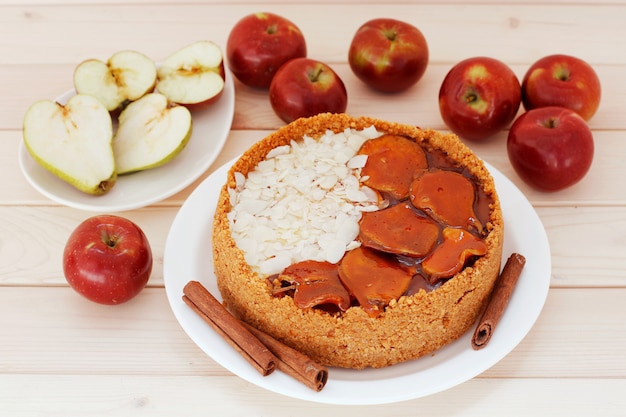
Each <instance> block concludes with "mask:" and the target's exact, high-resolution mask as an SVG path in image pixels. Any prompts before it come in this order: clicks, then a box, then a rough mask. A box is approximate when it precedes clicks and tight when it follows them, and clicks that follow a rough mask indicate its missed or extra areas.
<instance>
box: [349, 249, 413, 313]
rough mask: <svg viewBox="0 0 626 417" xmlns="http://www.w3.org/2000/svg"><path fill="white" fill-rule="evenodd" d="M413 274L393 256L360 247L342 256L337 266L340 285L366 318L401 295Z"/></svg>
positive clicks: (381, 309)
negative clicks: (350, 295)
mask: <svg viewBox="0 0 626 417" xmlns="http://www.w3.org/2000/svg"><path fill="white" fill-rule="evenodd" d="M413 274H414V271H412V270H411V268H407V267H404V266H403V265H402V264H400V263H398V262H397V261H396V259H395V258H394V257H391V256H387V255H386V254H384V253H382V252H378V251H375V250H372V249H368V248H366V247H363V246H361V247H359V248H356V249H353V250H351V251H350V252H348V253H346V255H345V256H344V258H343V260H342V261H341V263H340V264H339V278H340V279H341V282H343V284H344V285H345V286H346V288H347V289H348V291H350V293H351V294H352V295H353V296H354V297H355V298H356V300H357V301H358V302H359V304H360V306H361V308H363V310H365V311H366V312H367V314H368V315H369V316H370V317H377V316H378V315H379V314H380V313H382V312H383V311H384V310H385V307H386V306H387V305H388V304H389V302H390V301H391V300H396V299H398V298H399V297H400V296H401V295H402V294H404V293H405V292H406V290H407V289H408V287H409V284H410V283H411V279H412V277H413Z"/></svg>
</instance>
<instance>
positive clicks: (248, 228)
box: [228, 127, 380, 275]
mask: <svg viewBox="0 0 626 417" xmlns="http://www.w3.org/2000/svg"><path fill="white" fill-rule="evenodd" d="M378 136H380V133H379V132H377V131H376V129H375V128H374V127H370V128H367V129H364V130H360V131H357V130H354V129H346V130H345V131H343V132H340V133H333V132H331V131H327V132H326V133H325V134H324V135H323V136H322V137H321V138H319V140H315V139H313V138H310V137H304V138H302V140H292V141H291V143H290V145H286V146H281V147H278V148H275V149H272V150H271V151H270V152H269V153H268V155H267V156H266V158H265V159H264V160H263V161H261V162H260V163H259V164H258V165H257V166H256V167H255V168H254V170H252V171H250V172H249V173H248V177H247V178H246V177H244V175H242V174H240V173H236V174H235V179H236V183H237V185H236V188H235V189H230V190H229V193H230V203H231V205H232V209H231V211H230V212H229V213H228V219H229V221H230V229H231V234H232V237H233V239H234V241H235V243H236V244H237V246H238V247H239V248H240V249H241V250H243V251H244V253H245V260H246V262H247V263H248V264H249V265H250V266H251V267H252V269H253V270H254V271H256V272H258V273H260V274H261V275H271V274H276V273H279V272H281V271H282V270H283V269H284V268H286V267H287V266H289V265H291V264H294V263H296V262H300V261H304V260H315V261H327V262H330V263H337V262H339V261H340V260H341V258H342V257H343V255H344V253H345V252H346V251H347V250H351V249H354V248H355V247H358V246H359V242H358V241H356V240H355V239H356V238H357V236H358V233H359V224H358V222H359V220H360V218H361V213H363V212H365V211H374V210H377V209H378V196H377V194H376V193H375V192H374V191H373V190H371V189H369V188H368V187H366V186H364V185H363V184H362V181H363V179H362V178H360V172H361V168H362V167H363V166H364V165H365V162H366V161H367V156H365V155H356V153H357V151H358V150H359V149H360V147H361V145H362V144H363V142H365V141H366V140H368V139H372V138H375V137H378Z"/></svg>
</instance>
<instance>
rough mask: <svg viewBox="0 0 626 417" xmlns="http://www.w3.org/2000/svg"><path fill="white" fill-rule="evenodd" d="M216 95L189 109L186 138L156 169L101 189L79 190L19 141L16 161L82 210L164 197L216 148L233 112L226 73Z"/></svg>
mask: <svg viewBox="0 0 626 417" xmlns="http://www.w3.org/2000/svg"><path fill="white" fill-rule="evenodd" d="M226 74H227V75H226V83H225V85H224V91H223V92H222V95H221V97H219V99H218V100H217V101H216V102H215V103H214V104H213V105H211V106H210V107H207V108H205V109H200V110H198V111H194V112H193V113H192V115H193V131H192V135H191V139H190V140H189V142H188V143H187V146H185V149H183V150H182V152H181V153H180V154H178V155H177V156H176V158H174V159H173V160H171V161H170V162H168V163H167V164H165V165H163V166H160V167H158V168H154V169H149V170H145V171H141V172H136V173H133V174H129V175H122V176H119V177H118V179H117V182H116V184H115V186H114V187H113V188H112V189H111V190H110V191H109V192H108V193H106V194H104V195H99V196H94V195H89V194H86V193H83V192H82V191H79V190H78V189H76V188H74V187H73V186H72V185H70V184H68V183H66V182H65V181H63V180H61V179H59V178H58V177H56V176H55V175H53V174H52V173H50V172H49V171H47V170H46V169H44V168H42V167H41V166H40V165H39V164H38V163H37V162H36V161H35V160H34V159H33V158H32V157H31V156H30V154H29V153H28V150H27V149H26V146H25V145H24V142H23V141H22V143H21V144H20V149H19V162H20V168H21V169H22V173H23V174H24V176H25V177H26V179H27V180H28V182H29V183H30V184H31V185H32V186H33V187H34V188H35V189H36V190H37V191H39V192H40V193H41V194H43V195H44V196H46V197H48V198H49V199H51V200H53V201H56V202H57V203H60V204H64V205H66V206H69V207H74V208H78V209H82V210H88V211H99V212H118V211H124V210H132V209H136V208H140V207H144V206H147V205H150V204H153V203H156V202H158V201H161V200H164V199H166V198H168V197H170V196H172V195H174V194H176V193H177V192H179V191H181V190H182V189H184V188H185V187H187V186H188V185H189V184H191V183H192V182H194V181H195V180H196V179H198V178H199V177H200V176H201V175H202V174H203V173H204V172H205V171H206V170H207V169H208V168H209V167H210V166H211V164H212V163H213V162H214V161H215V159H216V158H217V156H218V154H219V153H220V151H221V150H222V148H223V146H224V144H225V143H226V139H227V138H228V133H229V132H230V127H231V124H232V121H233V117H234V114H235V88H234V83H233V80H232V77H231V76H230V73H229V72H228V71H226ZM75 93H76V92H75V91H74V90H69V91H67V92H66V93H65V94H63V95H61V96H60V97H57V98H56V99H55V101H57V102H59V103H66V102H67V100H69V98H70V97H72V96H73V95H74V94H75Z"/></svg>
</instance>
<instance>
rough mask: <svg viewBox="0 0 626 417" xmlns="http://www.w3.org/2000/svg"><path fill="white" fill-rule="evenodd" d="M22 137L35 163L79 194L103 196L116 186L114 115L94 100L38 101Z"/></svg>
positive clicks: (28, 115)
mask: <svg viewBox="0 0 626 417" xmlns="http://www.w3.org/2000/svg"><path fill="white" fill-rule="evenodd" d="M22 133H23V136H24V144H25V145H26V149H27V150H28V152H29V153H30V155H31V156H32V157H33V159H35V161H37V162H38V163H39V164H40V165H41V166H42V167H44V168H45V169H47V170H48V171H50V172H51V173H53V174H54V175H56V176H58V177H59V178H61V179H62V180H64V181H66V182H68V183H69V184H71V185H73V186H74V187H76V188H77V189H79V190H81V191H83V192H85V193H88V194H104V193H106V192H107V191H108V190H110V189H111V187H113V185H114V184H115V181H116V179H117V174H116V169H115V160H114V156H113V147H112V140H113V126H112V119H111V114H110V113H109V111H108V110H107V109H106V108H105V107H104V105H103V104H102V103H101V102H100V101H99V100H97V99H96V98H94V97H91V96H88V95H82V94H79V95H76V96H73V97H72V98H70V99H69V101H68V102H67V104H65V105H61V104H59V103H56V102H54V101H50V100H41V101H37V102H35V103H33V104H32V105H31V106H30V107H29V108H28V110H27V111H26V114H25V115H24V125H23V129H22Z"/></svg>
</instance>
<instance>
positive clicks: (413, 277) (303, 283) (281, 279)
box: [268, 139, 493, 317]
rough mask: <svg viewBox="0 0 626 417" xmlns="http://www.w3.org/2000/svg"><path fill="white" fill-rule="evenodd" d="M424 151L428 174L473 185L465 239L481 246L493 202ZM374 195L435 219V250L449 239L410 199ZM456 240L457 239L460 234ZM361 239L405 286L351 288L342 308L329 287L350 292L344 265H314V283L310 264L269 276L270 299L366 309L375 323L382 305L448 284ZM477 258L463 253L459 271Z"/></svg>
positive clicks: (453, 167) (358, 269)
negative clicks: (339, 286) (286, 298)
mask: <svg viewBox="0 0 626 417" xmlns="http://www.w3.org/2000/svg"><path fill="white" fill-rule="evenodd" d="M373 140H375V139H373ZM409 140H410V139H409ZM423 150H424V153H425V155H426V160H427V163H428V167H427V168H426V169H427V170H428V171H437V170H444V171H453V172H456V173H459V174H461V175H462V176H464V177H465V178H466V179H468V180H469V181H470V182H471V184H472V185H473V190H474V199H473V207H472V208H473V213H472V215H475V217H476V218H475V219H470V220H471V221H470V225H469V226H468V227H465V228H464V229H465V230H466V231H467V232H468V233H471V234H472V236H473V240H474V241H482V240H483V239H484V238H485V237H486V236H487V234H488V233H489V232H488V229H487V228H483V227H482V226H481V225H485V224H487V222H488V221H489V217H490V205H491V204H492V203H493V200H492V199H491V197H489V196H488V195H487V194H486V193H485V192H484V190H483V189H482V187H480V186H477V184H478V183H477V180H476V178H474V177H473V176H472V175H471V174H470V173H469V171H468V170H467V169H466V168H464V167H462V166H459V165H458V164H456V163H455V162H454V161H452V160H451V159H450V158H448V156H447V155H446V154H445V153H444V152H442V151H440V150H433V149H423ZM378 192H379V194H380V196H381V199H382V201H384V203H385V205H387V207H393V206H396V205H398V204H403V205H405V206H408V207H411V210H413V211H414V213H415V214H416V215H417V216H421V217H424V218H428V219H431V220H433V218H434V219H435V221H433V224H435V225H436V227H437V237H436V239H435V240H436V243H435V244H434V245H433V247H435V248H436V247H438V246H439V245H441V244H442V243H443V241H444V239H445V237H444V235H450V234H449V233H444V229H445V228H446V227H448V225H446V224H442V222H441V221H437V220H436V217H437V216H433V213H428V212H427V211H428V210H420V209H418V208H416V207H415V206H413V205H412V204H411V203H409V199H410V196H405V197H402V198H400V199H398V198H397V197H396V196H397V193H396V194H395V196H394V194H393V193H389V192H386V191H380V190H378ZM472 225H478V226H472ZM456 235H458V233H457V234H456ZM359 239H360V240H361V241H362V244H363V247H364V248H366V250H367V251H374V252H378V256H380V257H381V259H385V262H389V265H393V267H389V268H388V269H389V274H388V275H391V276H393V277H395V278H393V279H396V280H397V279H400V278H398V274H399V271H404V273H406V274H407V275H408V279H407V280H406V284H403V285H401V286H399V285H395V287H394V289H393V292H394V293H393V294H391V295H390V294H389V292H390V291H389V289H388V288H384V286H380V287H379V288H380V290H379V292H376V288H375V286H374V287H372V284H371V283H369V284H367V285H365V284H364V285H363V286H362V288H356V287H353V288H352V290H350V288H348V292H349V294H350V297H351V302H350V303H349V304H348V303H346V300H345V295H344V296H341V297H338V296H337V294H335V293H333V291H331V290H329V288H328V287H327V284H328V283H329V282H332V283H333V286H335V287H336V285H337V284H338V283H343V284H344V285H345V286H346V287H349V285H350V282H351V281H354V280H355V278H354V277H353V276H350V275H349V272H350V270H349V269H348V268H349V267H348V266H347V265H344V266H342V262H340V263H339V264H338V265H330V264H328V265H325V266H322V268H321V269H322V270H323V271H324V272H323V273H322V274H320V269H319V267H320V265H316V268H314V269H316V270H317V272H316V273H315V274H313V275H316V274H317V278H318V279H316V278H315V277H307V276H306V274H304V271H307V270H310V268H311V266H312V263H311V262H312V261H304V262H301V263H299V264H295V265H292V266H290V267H288V268H287V269H286V270H285V271H283V273H281V274H277V275H273V276H271V277H269V278H268V279H269V282H270V285H271V287H272V289H273V293H274V295H275V296H291V297H294V299H295V300H297V301H298V303H297V304H298V305H299V306H300V307H301V308H307V307H315V308H318V309H322V310H325V311H328V312H331V313H339V312H341V311H345V310H346V309H347V308H348V307H349V306H354V305H361V307H362V308H364V309H365V310H366V311H367V312H368V314H369V315H370V316H372V317H375V316H376V315H378V314H379V313H380V312H381V311H383V310H384V307H385V305H386V303H388V302H389V300H390V298H394V297H395V298H397V297H399V296H402V295H407V296H408V295H412V294H415V293H417V292H419V291H422V290H423V291H427V292H428V291H433V290H435V289H436V288H438V287H440V286H441V285H442V284H443V283H444V282H446V281H447V280H448V279H449V278H451V277H443V278H441V277H439V276H436V274H428V273H426V272H424V270H423V269H422V262H423V261H424V259H425V256H415V254H414V253H413V254H408V255H407V254H403V253H399V252H395V253H394V252H393V251H385V249H384V248H381V247H380V245H379V244H378V243H374V244H372V243H371V241H370V242H369V244H368V243H367V241H368V240H371V239H368V238H364V237H363V236H360V238H359ZM367 246H369V247H367ZM357 252H359V251H357ZM361 252H362V251H361ZM475 253H477V252H475V251H473V250H471V249H470V250H468V251H467V253H466V252H463V256H462V259H463V264H462V265H460V268H461V269H462V268H465V267H467V266H471V265H472V264H473V263H474V262H475V260H476V259H478V256H479V255H475ZM344 258H345V257H344ZM379 263H380V262H379ZM350 264H352V265H355V268H354V271H355V273H360V274H364V272H363V269H364V268H363V265H365V264H366V262H365V261H360V262H355V261H351V262H350ZM385 268H386V267H385V264H384V263H382V264H381V265H380V266H379V268H377V270H378V273H381V274H382V271H383V270H384V269H385ZM320 275H325V276H326V277H327V278H324V279H319V278H320ZM328 276H332V279H328ZM362 277H363V279H364V280H365V281H367V280H369V279H370V278H369V277H368V276H367V275H362ZM337 278H339V279H337ZM346 284H347V285H346ZM398 288H401V291H400V292H398ZM342 294H343V293H342ZM307 300H309V301H307ZM311 300H313V301H311ZM339 300H341V301H339Z"/></svg>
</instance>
